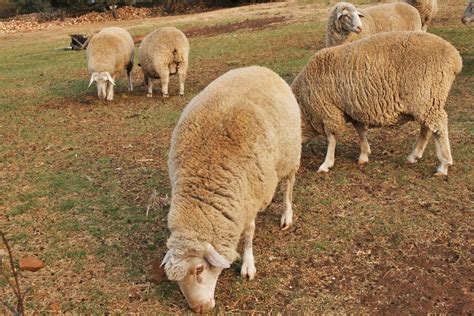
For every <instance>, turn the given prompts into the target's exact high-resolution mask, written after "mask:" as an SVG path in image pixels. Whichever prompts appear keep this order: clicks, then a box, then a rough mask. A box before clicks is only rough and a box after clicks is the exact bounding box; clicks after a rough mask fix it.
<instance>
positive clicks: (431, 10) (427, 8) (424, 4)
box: [403, 0, 438, 31]
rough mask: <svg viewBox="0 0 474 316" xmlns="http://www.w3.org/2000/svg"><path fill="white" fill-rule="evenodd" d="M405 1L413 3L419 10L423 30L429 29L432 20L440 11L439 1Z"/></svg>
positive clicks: (405, 0)
mask: <svg viewBox="0 0 474 316" xmlns="http://www.w3.org/2000/svg"><path fill="white" fill-rule="evenodd" d="M403 1H404V2H406V3H408V4H410V5H412V6H413V7H414V8H415V9H417V10H418V12H419V14H420V17H421V25H422V29H423V31H426V30H427V29H428V25H429V24H430V22H431V20H432V19H433V18H434V17H435V16H436V12H437V11H438V1H437V0H403Z"/></svg>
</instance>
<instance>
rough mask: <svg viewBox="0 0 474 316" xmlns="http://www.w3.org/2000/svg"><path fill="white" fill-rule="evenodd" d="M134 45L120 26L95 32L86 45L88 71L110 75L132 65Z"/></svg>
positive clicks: (129, 36)
mask: <svg viewBox="0 0 474 316" xmlns="http://www.w3.org/2000/svg"><path fill="white" fill-rule="evenodd" d="M134 50H135V46H134V43H133V39H132V36H131V35H130V33H128V32H127V31H126V30H124V29H122V28H120V27H107V28H105V29H103V30H102V31H100V32H99V33H97V34H95V35H94V36H93V37H92V38H91V40H90V42H89V45H88V46H87V67H88V69H89V72H90V73H93V72H108V73H110V74H111V75H112V77H114V76H116V75H118V73H119V72H120V71H123V70H124V69H127V67H128V68H129V69H131V67H133V56H134Z"/></svg>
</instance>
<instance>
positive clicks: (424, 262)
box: [0, 0, 474, 314]
mask: <svg viewBox="0 0 474 316" xmlns="http://www.w3.org/2000/svg"><path fill="white" fill-rule="evenodd" d="M365 3H367V2H366V1H363V2H359V4H365ZM329 5H331V3H330V2H327V1H308V0H302V1H297V2H291V3H274V4H265V5H257V6H250V7H244V8H238V9H230V10H225V11H219V12H208V13H202V14H197V15H188V16H178V17H166V18H158V19H147V20H135V21H122V22H119V25H122V26H125V27H127V28H129V29H130V30H131V32H132V33H133V34H143V33H146V32H148V31H149V30H151V29H153V28H155V27H158V26H164V25H177V26H179V27H181V28H182V29H184V30H186V29H199V28H204V27H212V26H214V25H219V26H220V27H222V26H225V25H227V24H229V23H235V22H241V21H244V20H245V19H251V20H259V19H262V18H268V17H272V16H284V17H285V19H284V20H283V21H281V22H279V23H277V24H275V25H271V26H269V27H265V25H263V26H262V27H261V28H256V29H253V30H249V29H248V28H245V27H244V28H243V29H241V30H238V31H234V32H230V33H228V32H227V33H226V32H224V33H220V34H216V35H213V36H197V37H193V38H190V42H191V47H192V50H191V56H190V58H191V60H190V63H191V65H190V72H189V75H188V80H187V87H186V88H187V93H186V95H185V96H184V97H181V98H180V97H177V96H176V95H177V82H176V80H175V79H176V78H173V79H172V81H171V86H170V88H171V91H170V92H171V95H172V96H171V97H170V99H169V100H166V101H163V100H162V99H161V98H159V97H158V96H155V97H154V98H153V99H149V98H146V97H145V92H144V88H143V86H140V85H139V84H140V83H141V80H142V76H141V74H140V71H139V69H135V71H134V80H135V84H136V85H137V86H138V87H137V89H136V91H134V92H133V94H132V95H129V94H127V93H126V87H125V80H124V79H123V77H122V79H120V80H119V81H118V87H117V90H118V91H117V93H116V100H114V102H112V103H105V102H101V101H99V100H98V99H97V97H96V96H95V91H94V89H93V88H90V89H88V88H87V85H88V74H87V70H86V67H85V52H83V51H82V52H70V51H61V50H55V48H58V47H63V46H66V45H67V40H68V36H67V35H68V34H69V33H73V32H77V31H84V32H88V31H90V30H91V29H98V28H101V27H103V26H104V25H92V26H75V27H70V28H65V29H55V30H43V31H40V32H33V33H19V34H13V35H0V38H1V41H0V59H1V60H2V63H0V79H2V80H0V112H1V115H0V139H1V140H0V165H1V166H0V183H1V185H0V228H1V229H2V230H5V231H7V232H8V237H9V239H10V241H11V243H12V245H14V252H15V255H16V256H17V257H20V256H23V255H35V256H37V257H39V258H40V259H41V260H43V261H44V262H45V264H46V267H45V268H44V269H42V270H40V271H38V272H35V273H31V272H22V273H21V281H22V284H24V286H27V287H30V288H31V292H30V295H29V296H28V297H27V305H26V307H27V310H28V312H29V313H34V312H35V313H45V312H47V311H50V310H51V305H52V304H59V305H60V307H61V311H63V312H73V313H86V314H90V313H94V314H96V313H97V314H99V313H118V312H122V313H123V312H125V313H132V312H133V313H135V312H139V313H144V314H149V313H157V312H158V313H176V312H185V311H187V304H186V302H185V300H184V299H183V297H182V296H181V294H180V292H179V288H178V286H177V285H176V284H175V283H173V282H169V281H163V282H160V283H159V284H153V283H151V282H150V280H149V276H150V270H151V264H152V263H153V262H155V261H159V260H161V259H162V256H163V254H164V252H165V250H166V245H165V243H166V238H167V236H168V230H167V228H166V214H167V207H166V205H164V204H163V203H153V201H154V200H153V199H154V198H153V196H154V195H153V194H154V193H153V192H154V190H156V194H157V195H158V197H160V198H164V197H165V196H166V195H168V196H169V195H170V187H169V181H168V175H167V167H166V159H167V154H168V148H169V139H170V135H171V131H172V129H173V127H174V125H175V124H176V122H177V120H178V118H179V115H180V112H181V110H182V108H183V107H184V106H185V105H186V104H187V102H189V100H190V99H191V98H192V97H193V96H194V95H196V94H197V93H199V92H200V91H201V90H202V89H203V88H204V87H205V86H206V85H207V84H208V83H209V82H211V81H212V80H213V79H215V78H217V77H218V76H220V75H221V74H222V73H224V72H225V71H227V70H230V69H233V68H237V67H243V66H247V65H252V64H259V65H263V66H267V67H269V68H271V69H273V70H274V71H276V72H277V73H278V74H280V75H281V76H282V77H283V78H284V79H285V80H286V81H287V82H291V81H292V80H293V78H294V77H295V76H296V74H297V73H298V72H299V71H300V70H301V68H302V67H303V66H304V65H305V64H306V62H307V60H308V59H309V58H310V57H311V55H312V54H313V53H314V52H315V51H317V50H318V49H320V48H322V47H323V45H324V38H323V37H324V36H323V34H324V28H325V20H324V19H325V15H326V13H327V9H328V7H329ZM463 7H464V3H463V1H455V2H452V1H451V2H449V3H448V2H444V1H440V9H439V14H438V18H437V20H435V21H434V23H433V26H432V27H431V28H430V32H433V33H435V34H437V35H439V36H442V37H444V38H446V39H448V40H449V41H451V42H452V43H453V45H454V46H456V47H457V48H458V49H459V50H460V52H461V55H462V57H463V62H464V68H463V71H462V73H461V74H460V75H459V76H458V78H457V79H456V82H455V85H454V86H453V89H452V91H451V94H450V98H449V100H448V104H447V110H448V113H449V117H450V139H451V143H452V147H453V155H454V160H455V165H454V166H453V167H452V168H451V169H450V176H449V177H447V178H437V177H433V176H432V171H433V170H434V169H435V166H436V164H437V159H436V155H435V150H434V146H433V143H432V142H431V143H430V144H429V146H428V148H427V150H426V156H425V157H423V159H422V160H421V161H420V162H419V163H418V164H416V165H406V164H405V163H404V159H405V156H406V154H407V153H408V152H409V151H410V148H411V146H412V142H413V141H414V139H415V137H416V133H417V128H418V127H417V126H416V125H415V124H406V125H404V126H401V127H394V128H387V129H374V130H371V131H370V133H369V138H370V142H371V146H372V150H373V154H372V155H371V162H370V164H369V165H367V166H365V167H359V166H356V164H355V160H356V158H357V155H358V146H357V141H356V137H355V133H354V131H353V130H352V129H351V128H348V129H347V131H346V132H345V134H344V135H343V137H342V139H341V140H340V141H339V142H338V147H337V152H336V157H337V161H336V166H335V167H334V170H332V171H331V173H330V174H328V175H327V176H321V175H319V174H317V173H316V171H317V167H318V165H319V163H321V161H322V160H323V157H324V151H325V146H326V143H325V140H324V138H322V137H321V138H318V139H317V140H316V141H314V142H312V143H311V144H309V145H306V146H305V147H304V151H303V160H302V167H301V169H300V171H299V173H298V179H297V185H296V188H295V193H294V197H295V217H296V220H295V226H294V227H293V228H292V229H291V231H289V232H282V231H280V230H279V228H278V225H279V216H280V213H281V210H282V208H283V205H282V199H281V196H279V195H277V196H276V197H275V201H274V203H272V204H271V205H270V206H269V208H268V210H266V211H265V212H262V213H261V214H259V217H258V218H257V233H256V238H255V247H254V250H255V256H256V261H257V269H258V274H257V277H258V280H256V281H255V282H244V281H242V280H241V279H240V278H239V277H238V275H239V269H240V265H241V262H236V263H235V264H234V265H233V266H232V267H231V268H230V269H227V270H225V271H224V272H223V274H222V276H221V277H220V279H219V281H218V286H217V291H216V298H217V306H216V311H217V312H238V311H246V312H249V313H253V312H262V313H263V312H265V313H268V312H288V313H295V312H308V313H331V314H347V313H356V314H362V313H382V314H383V313H386V314H389V313H390V314H392V313H397V314H399V313H413V314H418V313H426V312H429V313H461V312H469V311H471V312H472V310H473V309H472V304H471V303H470V298H469V296H468V294H467V292H466V290H465V289H467V288H468V286H469V278H470V276H471V275H472V267H471V265H470V261H469V253H470V252H471V251H472V246H471V245H470V244H469V238H470V236H471V232H470V230H471V227H472V188H473V187H474V183H473V179H474V178H473V177H472V174H473V169H472V160H473V152H474V151H473V143H472V139H473V136H474V124H473V123H472V122H473V121H474V112H473V110H472V103H473V101H474V97H473V92H472V89H470V87H472V86H473V84H474V73H473V71H474V70H473V64H474V62H473V61H474V47H473V45H474V41H473V38H472V36H470V33H471V32H470V28H469V27H464V26H463V25H461V24H460V22H459V21H458V20H459V19H458V18H457V15H456V14H458V12H457V11H459V12H461V11H462V9H463ZM262 21H263V20H262ZM262 23H263V22H262ZM7 43H8V44H7ZM157 94H159V93H157ZM149 205H152V206H153V207H152V208H151V209H150V212H149V216H148V217H147V216H146V209H147V206H149ZM0 282H1V281H0ZM0 289H1V291H2V292H1V293H2V295H5V297H8V299H9V300H10V299H12V298H13V296H12V295H13V293H12V292H11V291H10V290H9V289H8V288H7V287H6V284H5V283H0ZM3 293H4V294H3ZM441 301H442V304H440V303H439V302H441ZM470 304H471V305H470Z"/></svg>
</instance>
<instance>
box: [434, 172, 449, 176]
mask: <svg viewBox="0 0 474 316" xmlns="http://www.w3.org/2000/svg"><path fill="white" fill-rule="evenodd" d="M434 175H435V176H436V177H444V176H447V175H448V173H447V172H442V171H436V173H435V174H434Z"/></svg>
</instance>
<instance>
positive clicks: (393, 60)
mask: <svg viewBox="0 0 474 316" xmlns="http://www.w3.org/2000/svg"><path fill="white" fill-rule="evenodd" d="M461 68H462V60H461V56H460V55H459V52H458V51H457V50H456V48H454V47H453V46H452V45H451V44H450V43H448V42H447V41H445V40H443V39H442V38H440V37H438V36H436V35H433V34H429V33H426V32H386V33H379V34H375V35H372V36H370V37H368V38H365V39H362V40H359V41H356V42H353V43H349V44H345V45H339V46H335V47H330V48H326V49H322V50H320V51H318V52H317V53H316V54H315V55H314V56H313V58H312V59H311V60H310V61H309V63H308V64H307V65H306V67H305V68H304V69H303V70H302V71H301V72H300V73H299V74H298V76H297V77H296V79H295V80H294V81H293V83H292V85H291V87H292V89H293V92H294V94H295V96H296V99H297V100H298V103H299V105H300V107H301V110H302V112H303V116H302V130H303V135H304V138H305V140H309V138H310V137H311V136H312V135H314V134H325V135H326V137H327V139H328V149H327V153H326V158H325V160H324V162H323V164H321V166H320V167H319V170H318V171H320V172H328V171H329V168H331V167H333V165H334V156H335V148H336V137H337V136H338V135H339V134H340V133H341V132H342V130H344V128H345V123H346V122H350V123H352V124H353V125H354V127H355V129H356V131H357V133H358V134H359V138H360V148H361V153H360V156H359V163H361V164H364V163H367V162H368V161H369V154H370V146H369V143H368V141H367V128H368V127H381V126H390V125H394V124H396V123H398V122H403V121H407V120H415V121H417V122H419V123H420V125H421V130H420V135H419V137H418V139H417V141H416V143H415V146H414V147H413V151H412V152H411V154H410V155H409V156H408V158H407V160H408V161H409V162H410V163H415V162H416V161H417V160H418V159H420V158H421V157H422V155H423V152H424V150H425V147H426V145H427V143H428V141H429V139H430V136H431V134H434V138H435V145H436V154H437V156H438V159H439V161H440V165H439V166H438V169H437V173H436V174H437V175H447V174H448V166H449V165H451V164H452V163H453V159H452V157H451V147H450V144H449V138H448V115H447V113H446V111H445V110H444V105H445V104H446V99H447V98H448V94H449V91H450V89H451V85H452V83H453V81H454V78H455V77H456V75H457V74H458V73H459V72H460V71H461Z"/></svg>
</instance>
